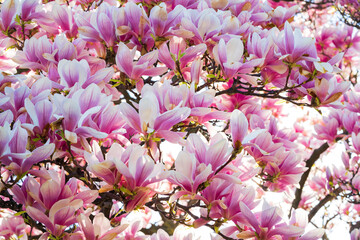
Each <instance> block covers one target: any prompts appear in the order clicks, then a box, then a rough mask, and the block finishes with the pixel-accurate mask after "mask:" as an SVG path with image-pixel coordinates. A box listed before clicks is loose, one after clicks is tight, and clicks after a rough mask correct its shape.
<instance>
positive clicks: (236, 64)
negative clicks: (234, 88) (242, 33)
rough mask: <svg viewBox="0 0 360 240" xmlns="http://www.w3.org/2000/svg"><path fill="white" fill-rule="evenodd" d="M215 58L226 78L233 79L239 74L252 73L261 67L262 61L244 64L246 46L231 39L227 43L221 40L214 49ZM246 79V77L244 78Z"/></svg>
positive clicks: (239, 40) (239, 41) (256, 60)
mask: <svg viewBox="0 0 360 240" xmlns="http://www.w3.org/2000/svg"><path fill="white" fill-rule="evenodd" d="M213 54H214V58H215V60H216V62H217V63H219V64H220V65H221V67H222V69H223V73H224V76H225V77H226V78H232V77H235V76H237V75H238V74H239V73H246V72H251V71H252V69H253V68H254V67H255V66H257V65H260V64H261V62H262V61H263V60H262V59H254V60H250V61H246V62H245V63H244V62H243V54H244V44H243V43H242V41H241V39H239V38H231V39H230V40H229V41H228V42H227V43H225V41H224V40H223V39H220V41H219V44H218V45H216V46H215V47H214V49H213ZM244 77H245V76H244Z"/></svg>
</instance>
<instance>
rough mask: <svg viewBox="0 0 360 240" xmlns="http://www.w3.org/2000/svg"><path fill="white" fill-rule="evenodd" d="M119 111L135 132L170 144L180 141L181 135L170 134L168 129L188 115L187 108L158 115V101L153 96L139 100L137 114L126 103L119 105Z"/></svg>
mask: <svg viewBox="0 0 360 240" xmlns="http://www.w3.org/2000/svg"><path fill="white" fill-rule="evenodd" d="M120 111H121V113H122V114H123V115H124V118H125V121H126V122H127V124H128V125H129V126H130V127H131V128H133V129H134V130H136V131H137V132H139V133H141V134H143V135H144V136H149V137H151V136H154V137H156V136H158V137H163V138H165V139H167V140H168V141H170V142H178V141H181V138H182V136H183V134H182V133H176V132H171V131H170V129H171V127H172V126H174V125H175V124H177V123H179V122H181V121H183V120H185V119H186V118H187V117H188V116H189V114H190V109H189V108H187V107H180V106H177V107H175V108H173V109H172V110H170V111H166V112H164V113H162V114H160V110H159V103H158V100H157V98H156V97H155V96H154V95H153V94H148V95H146V96H144V97H143V98H142V99H141V100H140V103H139V113H137V112H136V111H135V109H134V108H133V107H131V106H130V105H129V104H128V103H121V104H120Z"/></svg>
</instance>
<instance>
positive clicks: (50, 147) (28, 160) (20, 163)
mask: <svg viewBox="0 0 360 240" xmlns="http://www.w3.org/2000/svg"><path fill="white" fill-rule="evenodd" d="M27 137H28V133H27V132H26V130H25V129H23V128H22V127H21V126H20V122H19V121H17V122H16V123H15V124H14V127H13V129H10V125H9V124H8V123H5V124H4V126H3V127H1V126H0V139H1V141H0V142H1V147H0V160H1V162H2V163H3V164H5V165H6V166H7V167H8V169H10V170H11V171H13V172H14V173H15V174H16V175H22V174H24V173H26V172H27V171H28V170H29V169H30V168H31V167H32V165H33V164H36V163H38V162H40V161H43V160H45V159H47V158H48V157H50V155H51V154H52V153H53V152H54V149H55V145H54V144H53V143H46V144H44V145H42V146H40V147H38V148H36V149H35V150H33V151H32V152H30V151H29V150H27V149H26V145H27Z"/></svg>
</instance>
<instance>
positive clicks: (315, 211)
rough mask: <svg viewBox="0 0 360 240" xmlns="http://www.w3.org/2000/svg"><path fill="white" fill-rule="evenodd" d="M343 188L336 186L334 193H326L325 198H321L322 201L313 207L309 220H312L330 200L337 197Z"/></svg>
mask: <svg viewBox="0 0 360 240" xmlns="http://www.w3.org/2000/svg"><path fill="white" fill-rule="evenodd" d="M342 190H343V189H342V188H341V187H338V188H336V189H335V190H334V191H333V192H332V193H329V194H328V195H326V196H325V197H324V198H323V199H321V201H320V202H319V203H318V204H317V205H316V206H315V207H314V208H313V209H311V211H310V213H309V215H308V220H309V221H311V219H312V218H313V217H314V216H315V215H316V213H317V212H318V211H319V210H320V209H321V208H322V207H323V206H324V205H325V204H326V203H328V202H330V201H331V200H333V199H335V198H336V197H337V196H338V195H339V194H340V193H341V192H342Z"/></svg>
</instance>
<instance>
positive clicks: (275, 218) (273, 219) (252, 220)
mask: <svg viewBox="0 0 360 240" xmlns="http://www.w3.org/2000/svg"><path fill="white" fill-rule="evenodd" d="M264 207H265V209H264ZM240 208H241V211H242V214H243V218H244V219H246V221H247V222H248V223H249V224H250V225H251V226H252V228H251V229H249V230H246V231H243V232H240V233H239V234H238V235H237V237H238V238H250V237H258V238H260V239H264V240H265V239H273V237H275V236H276V235H278V236H281V237H285V238H291V237H299V236H300V235H301V234H302V233H303V232H304V229H303V228H301V227H296V226H292V225H287V224H284V223H281V220H282V219H281V216H280V215H279V213H278V211H279V209H278V208H276V207H269V208H266V204H264V205H263V210H262V211H261V213H260V214H261V217H260V219H259V220H258V219H257V218H256V216H255V215H254V214H253V213H252V212H251V211H250V209H249V208H248V207H247V206H246V205H245V204H244V203H242V202H240Z"/></svg>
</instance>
